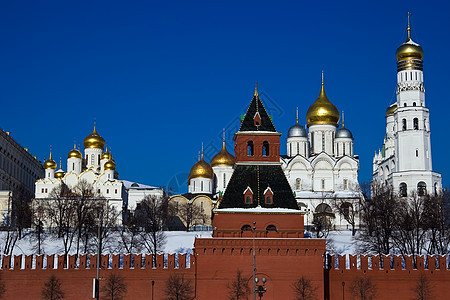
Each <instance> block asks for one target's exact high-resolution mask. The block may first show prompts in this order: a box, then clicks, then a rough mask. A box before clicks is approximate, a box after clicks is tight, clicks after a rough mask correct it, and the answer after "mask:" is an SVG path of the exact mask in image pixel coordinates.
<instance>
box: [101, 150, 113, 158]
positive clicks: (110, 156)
mask: <svg viewBox="0 0 450 300" xmlns="http://www.w3.org/2000/svg"><path fill="white" fill-rule="evenodd" d="M102 159H107V160H113V158H112V154H111V152H108V148H106V151H105V153H103V154H102Z"/></svg>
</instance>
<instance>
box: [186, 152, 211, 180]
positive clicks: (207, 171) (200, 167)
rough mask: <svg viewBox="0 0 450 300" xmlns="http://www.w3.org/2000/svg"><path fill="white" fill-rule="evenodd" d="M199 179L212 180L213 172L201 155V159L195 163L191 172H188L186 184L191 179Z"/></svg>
mask: <svg viewBox="0 0 450 300" xmlns="http://www.w3.org/2000/svg"><path fill="white" fill-rule="evenodd" d="M199 177H200V178H209V179H213V178H214V171H213V169H212V168H211V166H210V165H209V164H208V163H207V162H206V161H204V159H203V153H202V158H201V159H200V160H199V161H198V162H197V163H195V165H193V166H192V168H191V171H190V172H189V177H188V182H189V181H190V180H191V179H192V178H199Z"/></svg>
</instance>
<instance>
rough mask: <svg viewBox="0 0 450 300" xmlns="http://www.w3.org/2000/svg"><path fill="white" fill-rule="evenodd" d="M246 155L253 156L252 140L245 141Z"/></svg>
mask: <svg viewBox="0 0 450 300" xmlns="http://www.w3.org/2000/svg"><path fill="white" fill-rule="evenodd" d="M247 155H248V156H253V155H254V151H253V141H248V142H247Z"/></svg>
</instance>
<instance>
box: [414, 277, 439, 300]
mask: <svg viewBox="0 0 450 300" xmlns="http://www.w3.org/2000/svg"><path fill="white" fill-rule="evenodd" d="M413 291H414V298H413V299H414V300H430V299H435V298H434V297H433V292H432V291H433V289H432V287H431V284H430V281H429V280H428V278H427V276H426V275H425V273H424V272H420V275H419V278H417V281H416V285H415V286H414V288H413Z"/></svg>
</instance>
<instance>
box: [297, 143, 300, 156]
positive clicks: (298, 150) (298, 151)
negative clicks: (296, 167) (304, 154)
mask: <svg viewBox="0 0 450 300" xmlns="http://www.w3.org/2000/svg"><path fill="white" fill-rule="evenodd" d="M298 154H300V145H299V143H298V142H297V155H298Z"/></svg>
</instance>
